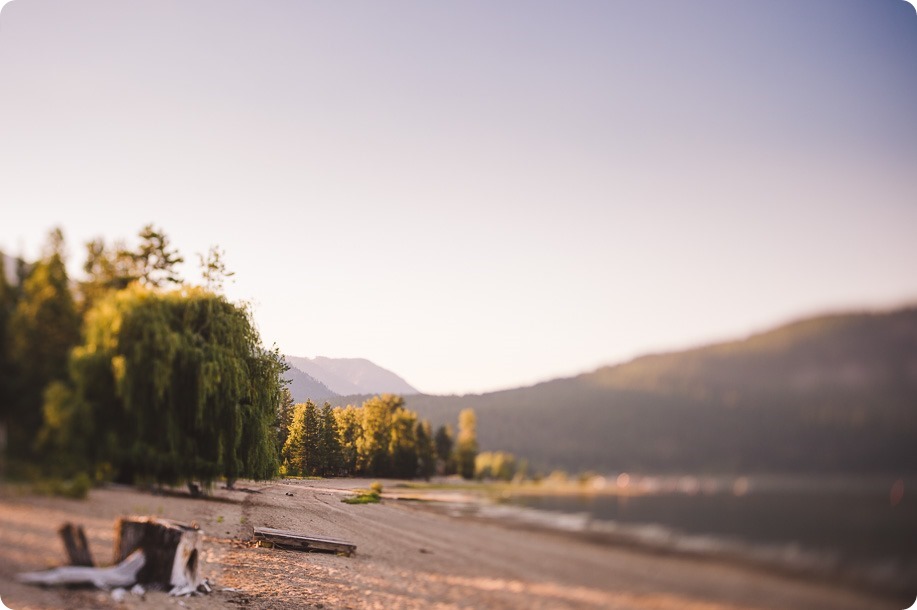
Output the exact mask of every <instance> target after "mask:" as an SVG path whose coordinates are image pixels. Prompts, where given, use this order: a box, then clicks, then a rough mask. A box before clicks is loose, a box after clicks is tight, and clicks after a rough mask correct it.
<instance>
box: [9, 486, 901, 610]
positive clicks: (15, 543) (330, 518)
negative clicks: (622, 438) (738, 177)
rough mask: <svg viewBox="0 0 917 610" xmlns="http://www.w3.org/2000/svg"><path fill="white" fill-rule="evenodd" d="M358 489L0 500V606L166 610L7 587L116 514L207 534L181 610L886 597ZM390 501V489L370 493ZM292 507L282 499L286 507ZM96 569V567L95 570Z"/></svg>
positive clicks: (102, 547) (800, 608)
mask: <svg viewBox="0 0 917 610" xmlns="http://www.w3.org/2000/svg"><path fill="white" fill-rule="evenodd" d="M369 483H370V481H369V480H357V479H329V480H318V481H316V480H308V481H291V480H279V481H273V482H270V483H249V482H245V483H243V484H240V487H244V488H247V491H241V490H223V489H218V490H214V497H212V498H204V499H191V498H188V497H181V496H178V495H177V496H171V495H169V496H154V495H152V494H149V493H145V492H139V491H136V490H132V489H123V488H117V489H104V488H103V489H98V490H93V491H92V492H91V494H90V497H89V499H88V500H86V501H77V500H64V499H60V498H48V497H37V496H31V495H23V496H9V495H8V494H0V597H2V598H3V600H4V602H5V603H7V605H8V606H10V607H11V608H14V609H15V610H22V609H29V610H44V609H46V608H47V609H50V608H70V607H94V608H137V609H138V610H139V609H141V608H142V609H153V610H155V609H159V608H163V609H165V608H169V609H174V608H175V607H176V602H177V600H176V599H175V598H169V597H167V596H165V594H158V593H148V594H147V596H146V598H145V599H140V598H136V599H134V598H131V597H128V599H127V600H125V602H124V603H123V604H120V605H118V604H115V603H113V602H111V600H110V598H108V597H107V595H108V594H105V593H102V592H97V591H91V590H90V591H66V590H56V589H39V588H36V587H29V586H26V585H21V584H18V583H15V582H14V581H13V580H12V577H13V576H14V575H15V574H16V573H18V572H20V571H25V570H31V569H42V568H44V567H48V566H50V565H55V564H56V565H59V564H60V563H61V562H62V560H63V555H62V552H61V549H60V542H59V540H58V539H57V536H56V528H57V527H58V526H59V525H60V524H61V523H62V522H63V521H65V520H69V521H74V522H77V523H80V524H83V525H85V526H86V530H87V535H88V536H89V539H90V547H91V549H92V551H93V553H94V555H95V556H96V558H97V559H102V558H107V557H108V556H109V553H110V549H111V544H112V540H113V532H112V524H113V521H114V519H115V518H116V517H117V516H120V515H122V514H138V513H140V514H143V513H146V514H157V515H160V516H163V517H166V518H171V519H176V520H179V521H185V522H191V521H196V522H197V523H199V524H200V526H201V528H202V530H203V531H204V532H205V535H206V537H205V542H204V549H203V553H202V569H203V570H204V574H205V576H206V577H207V578H208V579H209V580H210V582H211V584H212V585H213V587H214V593H212V594H211V595H208V596H203V597H192V598H186V599H184V600H182V601H183V602H184V604H185V606H186V607H188V608H199V609H201V610H210V609H213V608H222V607H226V606H227V605H240V606H243V605H244V606H245V607H248V608H254V609H274V608H276V609H280V608H284V609H285V608H310V609H311V608H316V607H319V604H321V607H323V608H326V609H327V608H341V609H347V608H350V609H353V610H369V609H373V608H387V609H405V610H426V609H428V608H439V609H442V610H460V609H467V608H488V609H489V608H495V609H506V610H541V609H544V610H555V609H559V608H569V609H575V610H580V609H583V610H585V609H590V610H598V609H607V608H616V609H620V610H650V609H652V610H765V609H774V610H778V609H779V610H873V609H874V610H884V609H886V608H889V607H896V606H895V605H890V603H889V600H888V599H887V598H885V597H876V596H872V595H868V594H863V593H859V592H854V591H848V590H838V589H835V588H832V587H828V586H826V585H824V584H822V583H815V582H809V581H801V580H798V579H790V578H786V577H785V576H780V575H775V574H769V573H766V572H765V571H761V570H754V569H749V568H748V567H744V566H741V565H732V564H731V563H730V562H722V561H705V560H697V559H690V558H686V557H679V556H668V555H661V554H651V553H646V552H641V551H638V550H637V549H630V548H624V547H621V546H617V545H614V546H612V545H606V544H595V543H594V542H590V541H588V540H584V539H581V538H577V537H572V536H569V535H566V534H558V533H556V532H548V531H534V530H525V529H520V528H516V527H510V526H506V525H505V524H499V523H496V522H493V521H488V522H484V521H479V520H478V519H475V518H464V517H458V518H457V517H453V516H449V515H445V514H438V511H437V510H429V506H427V504H429V503H421V502H410V501H397V500H391V499H387V498H383V501H382V503H380V504H371V505H348V504H344V503H342V502H341V499H342V498H343V497H346V496H348V495H350V494H351V493H352V490H353V489H355V488H359V487H367V486H368V485H369ZM382 483H383V485H385V486H387V487H388V488H389V489H391V490H396V487H395V486H396V485H398V482H397V481H382ZM288 494H292V495H288ZM255 526H259V527H275V528H278V529H292V530H296V531H302V532H304V533H308V534H312V535H316V536H325V537H331V538H338V539H342V540H347V541H350V542H353V543H354V544H356V545H357V552H356V554H355V555H354V556H353V557H339V556H335V555H327V554H318V553H314V554H307V553H300V552H295V551H280V550H275V549H267V548H258V547H255V546H253V545H252V544H251V542H250V539H251V528H252V527H255ZM103 563H104V561H103Z"/></svg>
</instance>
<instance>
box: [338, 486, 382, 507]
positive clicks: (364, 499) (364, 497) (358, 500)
mask: <svg viewBox="0 0 917 610" xmlns="http://www.w3.org/2000/svg"><path fill="white" fill-rule="evenodd" d="M374 485H378V487H379V488H378V490H377V489H375V488H372V489H356V490H354V492H355V493H356V495H354V496H350V497H347V498H342V499H341V502H343V503H344V504H378V503H379V501H380V500H381V499H382V486H381V485H379V484H378V482H377V483H375V484H374Z"/></svg>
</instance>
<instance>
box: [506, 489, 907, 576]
mask: <svg viewBox="0 0 917 610" xmlns="http://www.w3.org/2000/svg"><path fill="white" fill-rule="evenodd" d="M694 481H697V479H694ZM678 487H679V485H677V484H675V485H656V488H657V491H655V492H652V493H643V494H640V495H633V496H623V495H601V494H597V495H587V494H584V495H581V496H576V495H573V496H570V495H567V496H557V495H554V496H550V495H546V496H519V497H513V498H510V499H509V500H508V502H509V503H511V504H514V505H518V506H524V507H527V508H531V509H538V510H541V511H551V512H557V513H566V514H577V513H578V514H583V513H586V514H587V515H588V518H589V519H590V520H595V522H597V523H599V524H601V523H602V522H605V523H609V524H615V525H616V526H620V528H621V529H622V530H623V531H627V530H628V528H630V529H631V530H633V531H640V526H653V525H654V526H662V528H661V529H662V531H664V532H666V533H667V535H668V536H669V537H670V538H674V537H679V536H684V537H692V536H693V537H698V536H702V537H704V538H705V539H712V540H722V541H733V542H738V543H741V544H743V545H747V546H748V548H765V547H766V548H784V549H786V548H789V549H795V548H799V549H800V550H802V551H806V552H815V553H817V554H820V555H821V556H822V557H829V558H830V559H831V562H832V565H844V564H850V565H857V566H863V567H865V568H868V569H871V570H873V571H874V572H875V571H882V570H884V571H885V573H886V574H888V575H889V576H891V575H892V574H896V575H898V576H900V575H901V574H908V575H910V574H913V572H914V568H915V567H917V480H910V479H909V480H900V479H894V478H881V479H880V478H875V479H850V480H842V479H831V480H824V479H798V478H797V479H779V478H771V479H767V478H762V479H759V480H756V479H754V478H752V479H744V480H743V484H742V485H741V487H740V489H739V491H740V492H741V493H739V494H737V493H735V489H736V488H735V486H733V485H729V484H718V483H716V482H710V483H709V484H704V485H702V484H700V483H697V484H691V485H687V486H684V485H682V486H681V487H683V488H687V489H688V490H689V492H687V493H686V492H684V491H679V490H678ZM673 488H674V489H673ZM657 533H658V532H657ZM657 537H658V536H657Z"/></svg>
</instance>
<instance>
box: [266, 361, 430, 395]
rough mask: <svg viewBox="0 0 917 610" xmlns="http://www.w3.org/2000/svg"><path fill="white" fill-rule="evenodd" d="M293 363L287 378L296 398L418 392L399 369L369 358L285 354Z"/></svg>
mask: <svg viewBox="0 0 917 610" xmlns="http://www.w3.org/2000/svg"><path fill="white" fill-rule="evenodd" d="M284 359H285V361H286V363H287V364H288V365H289V366H290V370H289V371H287V375H286V378H287V379H289V380H290V391H291V393H292V394H293V399H294V400H295V401H296V402H305V401H306V400H307V399H311V400H312V401H313V402H319V403H321V402H322V401H324V400H326V399H330V398H334V397H338V396H344V395H358V394H367V395H371V394H401V395H402V396H409V395H412V394H417V390H416V389H414V388H413V387H412V386H411V385H410V384H409V383H408V382H406V381H405V380H404V379H402V378H401V377H399V376H398V375H396V374H395V373H393V372H391V371H389V370H387V369H384V368H382V367H381V366H379V365H377V364H375V363H373V362H371V361H369V360H366V359H365V358H326V357H323V356H317V357H315V358H303V357H299V356H284Z"/></svg>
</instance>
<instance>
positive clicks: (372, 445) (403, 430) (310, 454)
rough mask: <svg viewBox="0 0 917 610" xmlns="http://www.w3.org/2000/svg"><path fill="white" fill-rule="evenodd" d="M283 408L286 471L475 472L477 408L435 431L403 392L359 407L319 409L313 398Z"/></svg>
mask: <svg viewBox="0 0 917 610" xmlns="http://www.w3.org/2000/svg"><path fill="white" fill-rule="evenodd" d="M291 403H292V400H288V402H287V403H286V404H285V406H284V407H283V411H282V413H283V415H282V416H281V418H280V419H281V421H282V422H283V423H284V424H285V425H282V426H281V428H280V434H281V435H282V436H281V438H280V439H279V440H280V441H281V442H280V443H279V444H280V445H281V447H282V450H281V458H282V466H281V473H282V474H285V475H295V476H322V477H329V476H366V477H398V478H414V477H420V478H426V479H428V478H430V477H431V476H433V475H435V474H440V475H448V474H461V475H462V476H465V477H466V478H471V477H472V476H473V475H474V462H475V458H476V456H477V454H478V446H477V432H476V424H475V421H476V420H475V415H474V411H471V410H470V409H469V410H466V411H463V412H462V414H461V415H460V417H459V435H458V441H457V442H456V440H455V439H454V438H453V434H452V429H451V427H449V426H447V425H443V426H441V427H440V428H439V429H438V430H437V431H436V433H435V434H434V433H433V432H432V429H431V427H430V423H429V422H428V421H425V420H421V419H420V418H419V417H418V416H417V414H416V413H415V412H413V411H411V410H409V409H407V408H405V403H404V399H403V398H402V397H401V396H395V395H391V394H384V395H382V396H375V397H373V398H370V399H368V400H366V401H364V402H363V404H362V405H360V406H354V405H347V406H345V407H334V408H332V406H331V405H330V404H329V403H327V402H326V403H325V404H324V406H323V407H321V408H319V407H317V406H316V405H315V404H314V403H313V402H312V401H306V402H305V403H300V404H297V405H292V404H291Z"/></svg>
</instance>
